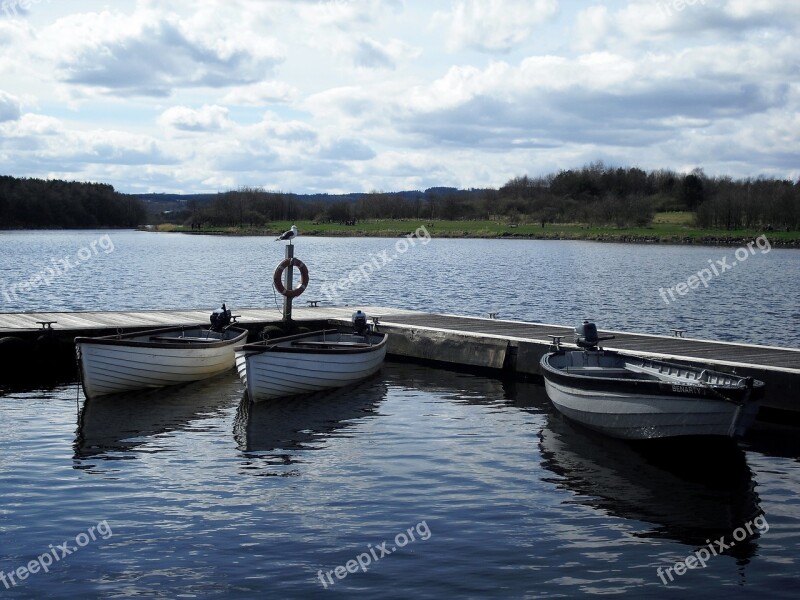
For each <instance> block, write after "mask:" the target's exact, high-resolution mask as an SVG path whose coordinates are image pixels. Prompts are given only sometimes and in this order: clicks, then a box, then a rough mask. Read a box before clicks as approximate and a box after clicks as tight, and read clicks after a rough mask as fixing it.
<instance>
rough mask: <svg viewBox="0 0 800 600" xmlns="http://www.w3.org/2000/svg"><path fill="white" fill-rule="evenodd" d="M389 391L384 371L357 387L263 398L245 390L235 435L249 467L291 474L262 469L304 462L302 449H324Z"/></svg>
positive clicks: (370, 412)
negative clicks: (258, 398) (332, 438)
mask: <svg viewBox="0 0 800 600" xmlns="http://www.w3.org/2000/svg"><path fill="white" fill-rule="evenodd" d="M386 393H387V387H386V383H385V382H384V381H383V379H382V378H381V376H380V375H376V376H373V377H372V378H370V379H367V380H365V381H362V382H360V383H358V384H356V385H353V386H348V387H344V388H337V389H333V390H324V391H320V392H314V393H311V394H303V395H300V396H290V397H287V398H274V399H270V400H262V401H259V402H253V401H252V400H250V398H249V396H248V395H247V393H246V392H245V394H244V395H243V397H242V399H241V402H240V403H239V408H238V410H237V412H236V418H235V420H234V423H233V436H234V439H235V440H236V444H237V447H238V449H239V451H240V452H242V453H243V455H244V457H245V459H246V461H245V463H244V465H243V466H244V468H245V469H247V470H256V471H259V472H258V474H259V475H264V474H270V475H281V476H286V475H291V474H292V473H291V472H285V471H284V472H272V473H264V472H261V469H262V468H263V467H264V466H265V465H273V466H286V465H292V464H295V463H297V462H299V461H300V459H299V458H298V456H297V451H299V450H309V449H317V448H321V447H323V446H324V444H325V440H326V438H328V437H329V436H331V435H334V434H336V435H342V430H345V429H347V428H348V427H351V426H352V425H353V421H354V420H355V419H360V418H363V417H367V416H371V415H375V414H376V413H377V408H378V405H379V404H380V402H381V401H382V400H383V399H384V398H385V397H386Z"/></svg>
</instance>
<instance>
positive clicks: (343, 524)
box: [0, 232, 800, 598]
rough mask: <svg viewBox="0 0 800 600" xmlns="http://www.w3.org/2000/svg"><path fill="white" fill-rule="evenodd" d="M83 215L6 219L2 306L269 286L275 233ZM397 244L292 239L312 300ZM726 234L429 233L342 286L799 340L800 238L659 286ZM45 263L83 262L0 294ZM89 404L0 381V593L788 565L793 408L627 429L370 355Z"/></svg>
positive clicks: (696, 585) (94, 306)
mask: <svg viewBox="0 0 800 600" xmlns="http://www.w3.org/2000/svg"><path fill="white" fill-rule="evenodd" d="M103 235H106V233H105V232H80V233H74V232H73V233H55V234H44V233H36V234H30V233H13V234H0V269H1V270H0V272H1V273H2V279H0V285H2V284H3V283H5V285H6V287H5V288H0V295H1V294H3V293H4V292H3V291H2V289H5V290H6V292H7V293H8V294H9V298H3V301H5V303H6V307H5V308H4V309H3V310H12V311H13V310H40V309H48V310H83V309H86V310H89V309H91V310H98V309H102V310H113V309H131V308H167V307H174V308H187V307H198V308H209V309H210V308H212V307H214V306H215V305H216V304H217V303H219V302H221V301H222V300H225V301H227V302H228V303H229V304H231V305H233V306H234V307H235V306H265V305H269V303H270V302H272V301H273V300H272V291H271V286H270V280H271V273H272V269H273V268H274V265H275V264H276V263H277V262H278V260H279V259H280V258H281V255H282V248H281V247H280V244H277V243H274V242H272V241H271V240H270V239H268V238H241V239H238V238H237V239H232V238H208V237H203V238H200V237H190V236H171V235H155V234H145V233H134V232H108V235H109V239H110V240H112V241H113V251H109V252H108V253H106V252H105V251H104V250H103V246H101V243H102V244H104V245H105V247H107V248H111V245H110V244H109V243H108V242H99V241H97V240H100V239H101V237H102V236H103ZM92 242H96V243H95V245H94V247H95V249H97V252H96V253H94V252H92V246H91V244H92ZM394 244H395V240H375V239H363V240H350V239H323V238H301V239H300V240H298V242H297V251H296V254H297V256H298V257H300V258H302V259H303V260H304V261H305V262H306V263H307V264H308V265H309V268H310V270H311V274H312V278H313V279H312V286H311V289H310V291H309V292H306V293H307V294H309V296H308V297H321V296H322V294H323V292H321V285H322V284H323V283H325V282H328V283H329V285H330V282H334V281H336V280H337V279H340V278H341V277H342V276H346V275H347V272H348V271H349V270H350V269H351V268H353V267H354V266H355V267H358V266H359V265H361V264H362V263H364V262H365V261H370V260H371V258H370V256H371V255H370V253H372V256H375V254H376V253H380V252H382V251H384V250H386V249H387V248H388V249H389V250H390V254H389V256H390V257H391V255H392V254H393V253H395V252H396V248H395V246H394ZM401 247H402V246H401ZM81 248H87V252H88V253H89V254H87V252H80V250H81ZM734 251H735V248H731V249H725V248H680V247H651V246H622V245H604V244H588V243H587V244H584V243H575V242H522V241H480V240H479V241H469V240H433V241H431V242H430V243H429V244H426V245H422V244H421V243H418V244H417V246H415V247H412V248H409V249H408V250H407V251H406V252H404V253H398V254H397V258H396V259H395V260H394V261H393V262H392V263H390V264H389V265H386V266H384V267H382V268H381V269H380V270H376V272H374V273H373V274H372V276H371V278H370V281H369V282H367V284H366V285H364V284H363V283H362V284H354V285H352V287H351V288H350V289H347V290H345V291H343V292H342V293H341V298H340V302H342V303H349V304H355V303H356V301H362V302H364V304H382V305H389V306H399V307H402V308H418V309H425V310H433V311H447V312H452V313H458V314H481V313H483V312H484V311H488V310H493V309H496V310H498V311H500V312H501V316H506V317H509V318H519V319H528V320H534V319H535V320H541V321H551V322H557V323H565V324H566V323H570V322H572V321H574V320H576V319H580V318H582V317H584V316H592V317H594V318H595V319H597V320H598V321H600V322H602V323H603V325H604V326H605V327H609V328H612V327H613V328H620V329H633V330H639V331H653V332H656V333H664V332H665V331H664V329H665V328H667V327H669V326H677V325H678V324H684V325H685V324H687V323H688V322H690V323H692V327H690V328H689V329H690V332H691V333H692V334H695V335H698V337H716V338H718V339H738V340H752V341H755V342H762V343H763V342H766V341H769V342H770V343H780V344H787V345H795V346H796V345H797V341H798V327H797V323H798V307H797V305H796V298H797V297H798V294H797V291H798V290H797V286H798V283H797V282H798V277H797V274H798V264H800V263H799V262H798V258H796V257H798V256H800V253H795V252H793V251H779V250H777V249H772V250H771V251H770V252H768V253H765V254H760V253H757V254H752V255H751V256H749V257H748V258H747V260H746V261H744V262H743V263H741V264H738V265H737V266H736V267H732V268H730V269H729V270H728V271H726V272H725V273H722V274H720V275H719V276H716V277H715V279H714V280H713V281H712V282H711V283H710V284H709V287H708V289H705V288H703V287H702V286H701V287H700V288H699V289H696V290H691V291H690V292H688V293H687V294H686V295H685V296H680V297H678V298H677V300H676V301H675V302H674V303H671V304H670V305H667V304H666V303H665V302H664V301H663V300H662V299H661V298H659V297H658V287H659V286H661V287H665V286H674V285H675V284H677V283H679V282H680V281H686V280H687V278H688V277H689V276H690V275H691V274H692V273H696V272H697V271H698V270H699V269H701V268H703V265H704V264H707V261H708V259H714V260H716V259H721V258H722V257H723V256H725V255H726V254H727V255H728V256H733V252H734ZM79 252H80V255H79V254H78V253H79ZM65 253H68V254H65ZM64 256H74V257H76V258H80V257H85V258H86V260H83V261H82V262H81V263H80V264H79V265H76V266H73V267H71V268H70V270H69V271H67V272H66V273H62V274H61V275H56V276H55V277H54V278H53V281H52V282H51V283H50V285H49V286H40V287H38V288H35V289H30V290H25V289H23V290H22V291H18V292H17V293H16V298H14V297H12V296H13V294H14V292H13V290H11V289H10V288H9V286H10V285H12V284H13V283H19V282H24V281H30V280H31V278H32V277H34V276H35V274H36V273H37V272H38V271H40V270H41V271H43V270H44V269H46V267H47V266H48V265H53V264H54V263H53V260H54V259H55V260H61V259H62V258H63V257H64ZM728 262H729V263H730V259H728ZM373 264H374V263H373ZM45 273H46V274H47V272H46V271H45ZM734 281H738V282H739V285H738V287H737V285H736V284H734V283H733V282H734ZM742 282H744V283H742ZM315 286H317V287H315ZM653 286H655V290H654V287H653ZM15 289H18V288H15ZM723 290H728V292H729V293H728V294H727V295H726V294H725V293H723ZM734 292H735V293H734ZM779 292H780V293H779ZM490 293H494V294H495V296H494V299H492V298H490V296H489V295H488V294H490ZM653 294H655V298H652V297H651V296H652V295H653ZM304 297H306V296H304ZM501 298H502V302H501V300H500V299H501ZM659 303H660V304H661V305H663V307H662V306H659ZM587 307H589V308H588V309H587ZM751 311H752V312H751ZM757 311H758V312H757ZM648 313H651V314H648ZM276 314H277V313H276ZM676 315H679V316H680V319H678V316H676ZM690 316H692V317H693V319H694V320H692V321H686V322H685V321H684V320H683V319H688V317H690ZM676 320H680V321H681V322H680V323H676V322H675V321H676ZM767 337H768V338H769V339H766V338H767ZM106 400H110V401H103V400H102V399H101V400H100V401H97V402H85V401H84V399H83V396H82V394H81V392H80V391H79V389H78V387H77V385H76V384H65V385H59V386H56V387H51V388H42V389H39V388H35V389H29V388H28V389H8V388H5V389H4V388H0V572H1V573H2V575H0V597H4V595H5V596H7V597H9V598H46V597H47V598H94V597H96V598H129V597H142V598H178V597H182V598H263V597H277V598H327V597H341V598H349V597H358V598H362V597H363V598H409V597H414V598H417V597H418V598H443V597H457V598H523V597H527V598H556V597H558V598H563V597H576V596H583V595H614V596H628V597H632V598H640V597H664V598H670V597H673V598H678V597H686V596H688V595H690V594H691V595H693V596H707V595H710V596H714V597H716V596H719V595H725V596H726V597H730V598H748V597H787V598H788V597H795V596H796V589H797V586H798V583H800V576H798V564H797V561H798V556H800V518H798V517H800V502H799V501H798V498H799V497H800V496H799V495H798V494H800V465H798V460H800V436H798V435H797V429H794V428H789V427H784V426H781V425H773V424H764V423H759V424H757V425H756V427H755V428H754V430H753V431H752V432H751V433H750V434H749V435H748V436H747V437H746V438H745V439H744V440H742V441H741V442H740V443H739V444H733V443H732V444H721V445H713V446H701V447H683V446H674V445H670V446H663V445H656V446H652V447H650V446H644V447H642V446H635V445H631V444H626V443H621V442H616V441H613V440H609V439H606V438H603V437H601V436H597V435H595V434H592V433H589V432H586V431H584V430H582V429H579V428H577V427H575V426H572V425H570V424H569V423H568V422H565V421H564V420H563V419H561V418H560V417H559V416H558V415H557V414H556V413H554V411H553V409H552V408H551V405H550V403H549V401H548V400H547V398H546V396H545V394H544V391H543V388H542V387H541V386H538V385H535V384H527V383H520V382H513V381H501V380H497V379H492V378H487V377H481V376H475V375H471V374H465V373H455V372H451V371H447V370H438V369H431V368H427V367H422V366H417V365H412V364H402V363H391V362H390V363H387V364H386V365H385V366H384V368H383V370H382V372H381V373H380V374H379V375H378V376H377V377H375V378H373V379H371V380H369V381H366V382H364V383H362V384H361V385H359V386H358V387H356V388H355V389H347V390H338V391H334V392H331V393H326V394H319V395H316V396H312V397H303V398H299V399H293V400H283V401H277V402H269V403H263V404H257V405H252V404H250V403H248V402H247V400H246V398H245V397H243V391H242V387H241V385H240V383H239V381H238V379H237V378H236V375H235V374H234V373H233V372H232V371H231V372H230V373H228V374H226V375H224V376H222V377H220V378H217V379H214V380H212V381H206V382H198V383H195V384H190V385H188V386H184V387H180V388H176V389H170V390H162V391H155V392H149V393H144V394H137V395H134V396H133V397H129V398H125V399H119V398H116V399H106ZM748 527H749V531H747V528H748ZM384 542H385V543H384ZM692 555H694V556H695V560H690V561H687V562H689V563H691V564H692V565H693V566H694V567H695V568H692V569H689V570H687V571H685V572H683V573H682V574H680V573H679V572H678V571H682V570H681V568H680V567H678V570H676V563H678V562H679V561H686V559H687V558H688V557H690V556H692ZM47 556H50V557H55V558H52V560H51V559H49V558H47ZM698 556H699V557H700V558H702V559H703V563H704V564H705V567H704V568H700V565H699V564H698V563H697V562H696V558H697V557H698ZM31 561H38V562H34V563H33V565H34V566H33V569H32V570H31V571H20V569H22V568H23V567H25V568H26V569H27V567H28V566H30V563H31ZM359 561H360V563H359ZM48 562H49V563H51V564H48V565H47V570H48V572H46V573H45V572H43V571H42V570H41V567H40V566H37V565H41V564H43V563H48ZM361 565H363V568H362V566H361ZM348 566H349V568H350V571H348ZM659 569H661V570H660V571H659ZM668 569H671V570H669V571H668ZM33 570H37V571H38V572H35V573H34V572H33ZM659 573H660V575H659ZM20 574H21V575H24V576H25V579H24V580H20ZM3 577H4V579H3ZM665 581H666V583H665ZM6 583H8V584H9V585H8V589H7V588H6V587H5V584H6ZM14 584H16V585H14Z"/></svg>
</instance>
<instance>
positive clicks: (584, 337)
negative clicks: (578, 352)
mask: <svg viewBox="0 0 800 600" xmlns="http://www.w3.org/2000/svg"><path fill="white" fill-rule="evenodd" d="M613 339H614V336H613V335H609V336H606V337H599V336H598V335H597V325H595V324H594V323H592V322H590V321H586V320H585V321H584V322H583V324H582V325H578V326H577V327H576V328H575V344H576V345H578V346H580V347H581V348H583V349H584V350H597V344H598V343H600V342H602V341H605V340H613Z"/></svg>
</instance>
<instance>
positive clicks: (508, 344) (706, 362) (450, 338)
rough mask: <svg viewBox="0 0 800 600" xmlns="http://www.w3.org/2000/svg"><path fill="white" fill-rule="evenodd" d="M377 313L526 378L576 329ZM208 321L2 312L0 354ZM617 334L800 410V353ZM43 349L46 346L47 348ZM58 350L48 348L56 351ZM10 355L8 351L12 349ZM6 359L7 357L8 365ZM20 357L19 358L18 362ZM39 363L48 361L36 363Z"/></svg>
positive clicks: (256, 319) (402, 341) (395, 337)
mask: <svg viewBox="0 0 800 600" xmlns="http://www.w3.org/2000/svg"><path fill="white" fill-rule="evenodd" d="M358 308H361V309H363V310H365V311H366V312H367V313H368V314H369V315H372V316H380V317H381V318H380V321H379V325H378V327H379V329H380V330H381V331H385V332H387V333H389V348H388V352H389V355H390V356H392V355H394V356H397V357H408V358H414V359H417V360H421V361H426V362H433V363H437V362H438V363H444V364H456V365H460V366H469V367H482V368H487V369H496V370H505V371H509V372H516V373H521V374H525V375H534V376H539V375H541V373H540V371H539V359H540V358H541V357H542V355H543V354H545V353H546V352H548V351H549V348H550V339H549V336H553V335H555V336H563V338H564V341H567V342H568V341H570V340H571V339H572V332H573V329H572V327H564V326H559V325H545V324H539V323H524V322H519V321H502V320H499V319H486V318H477V317H459V316H452V315H437V314H428V313H421V312H414V311H407V310H401V309H394V308H384V307H370V306H361V307H358ZM293 310H294V313H293V316H294V318H295V319H297V320H308V321H315V322H317V323H320V324H323V323H326V322H328V321H336V322H340V321H347V322H349V319H350V314H351V313H352V311H353V308H351V307H335V308H328V307H299V306H298V307H295V308H294V309H293ZM236 312H237V313H238V314H241V319H240V321H241V323H242V325H244V326H246V327H248V329H250V331H251V332H252V333H255V332H257V331H259V330H260V329H261V328H262V327H263V326H264V325H267V324H271V323H274V322H275V321H277V320H278V319H279V314H278V312H277V311H276V310H274V309H270V310H265V309H237V310H236ZM41 322H55V323H54V324H53V330H52V332H49V331H48V332H43V331H42V329H41V325H39V323H41ZM199 323H200V324H205V323H208V314H207V311H203V310H188V311H130V312H79V313H14V314H10V313H2V314H0V338H3V337H8V336H13V337H15V338H19V339H18V340H17V342H19V343H18V344H16V345H14V344H6V345H5V346H3V345H0V352H6V351H8V352H12V351H13V353H14V356H18V355H19V354H20V352H22V351H23V350H24V348H23V346H21V345H20V344H22V343H23V342H25V341H28V342H29V343H30V347H31V348H33V347H34V340H36V339H37V338H41V337H43V336H52V337H53V339H54V340H56V341H57V342H60V343H61V346H62V350H63V352H62V353H61V354H60V356H63V357H64V360H69V361H70V365H71V364H72V361H73V354H72V349H71V342H72V338H74V337H75V336H77V335H83V336H94V335H107V334H113V333H114V332H115V331H117V330H118V329H125V330H126V332H127V331H132V330H134V329H144V328H152V327H166V326H174V325H190V324H199ZM609 333H610V334H613V335H615V336H616V337H615V339H614V340H613V341H612V342H611V343H609V344H608V345H607V347H608V348H609V349H615V350H620V351H623V352H627V353H630V354H634V355H640V356H650V357H655V358H662V359H666V360H672V361H675V362H683V363H686V364H692V365H702V366H707V367H711V368H714V369H717V370H721V371H727V372H734V371H735V373H736V374H738V375H751V376H753V377H755V378H757V379H761V380H762V381H764V382H765V383H766V384H767V387H766V393H765V397H764V405H765V406H767V407H770V408H778V409H783V410H792V411H800V404H798V403H797V402H796V401H795V400H794V399H795V398H796V396H797V394H796V391H795V390H797V389H798V387H800V349H793V348H778V347H771V346H757V345H752V344H733V343H728V342H714V341H707V340H695V339H691V338H686V337H675V336H667V335H663V336H662V335H650V334H639V333H625V332H616V331H602V332H601V335H606V334H609ZM39 343H40V342H39ZM55 346H56V344H50V345H47V349H48V350H52V349H53V348H54V347H55ZM564 346H565V347H571V345H570V344H564ZM4 349H5V350H4ZM3 358H4V357H3V356H0V359H3ZM12 358H13V356H12ZM31 362H33V363H35V364H41V361H37V360H32V361H31Z"/></svg>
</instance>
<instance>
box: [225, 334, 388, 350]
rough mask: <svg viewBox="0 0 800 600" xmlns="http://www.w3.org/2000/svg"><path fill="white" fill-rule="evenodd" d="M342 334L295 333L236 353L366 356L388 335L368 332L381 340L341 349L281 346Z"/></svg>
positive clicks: (256, 343)
mask: <svg viewBox="0 0 800 600" xmlns="http://www.w3.org/2000/svg"><path fill="white" fill-rule="evenodd" d="M339 333H342V332H341V331H340V330H338V329H324V330H320V331H309V332H306V333H297V334H295V335H288V336H285V337H280V338H274V339H271V340H263V341H260V342H253V343H251V344H244V345H243V346H237V347H236V352H244V353H246V354H247V355H252V354H262V353H264V352H276V353H281V354H284V353H285V354H305V355H317V354H326V355H339V354H366V353H370V352H375V351H376V350H380V349H381V348H383V347H384V346H386V343H387V341H388V339H389V336H388V334H386V333H383V332H374V331H372V332H369V333H368V334H367V335H368V336H372V335H374V336H382V338H381V340H380V341H379V342H377V343H375V344H372V345H369V346H341V347H328V348H323V347H320V348H308V347H305V348H299V347H292V346H283V345H281V344H284V343H286V342H293V341H300V340H302V339H303V338H307V337H312V336H318V335H328V334H330V335H333V334H339ZM335 343H336V342H331V344H335Z"/></svg>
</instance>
